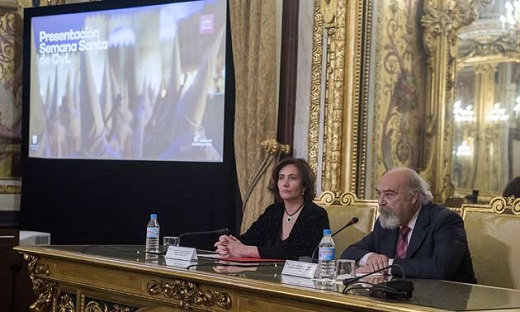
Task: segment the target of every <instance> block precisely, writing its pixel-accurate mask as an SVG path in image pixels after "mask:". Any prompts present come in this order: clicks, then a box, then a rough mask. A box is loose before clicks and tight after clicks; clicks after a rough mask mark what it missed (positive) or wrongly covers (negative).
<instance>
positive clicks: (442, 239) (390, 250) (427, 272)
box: [341, 203, 477, 283]
mask: <svg viewBox="0 0 520 312" xmlns="http://www.w3.org/2000/svg"><path fill="white" fill-rule="evenodd" d="M398 234H399V229H394V230H387V229H384V228H383V227H382V226H381V223H380V222H379V220H377V222H376V225H375V227H374V230H373V231H372V232H371V233H370V234H368V235H367V236H365V237H364V238H363V239H361V241H359V242H357V243H355V244H353V245H350V246H349V247H348V248H347V249H346V250H345V251H344V252H343V254H342V255H341V258H346V259H354V260H359V259H361V258H362V257H363V256H364V255H365V254H367V253H368V252H375V253H378V254H383V255H386V256H387V257H389V258H394V257H395V247H396V244H397V236H398ZM393 263H394V264H398V265H400V266H401V267H402V268H403V270H404V273H405V275H406V277H416V278H429V279H443V280H450V281H458V282H466V283H476V282H477V280H476V278H475V274H474V272H473V263H472V262H471V256H470V252H469V248H468V242H467V239H466V231H465V229H464V221H463V220H462V218H461V217H460V216H459V215H458V214H457V213H455V212H453V211H451V210H449V209H447V208H444V207H442V206H439V205H436V204H434V203H428V204H426V205H423V206H422V208H421V210H420V212H419V216H418V217H417V222H416V223H415V227H414V229H413V232H412V237H411V238H410V243H409V244H408V251H407V255H406V258H405V259H395V260H394V262H393ZM392 275H394V276H401V272H400V271H399V269H398V268H392Z"/></svg>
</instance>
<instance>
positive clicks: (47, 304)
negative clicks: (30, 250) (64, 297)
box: [23, 254, 61, 312]
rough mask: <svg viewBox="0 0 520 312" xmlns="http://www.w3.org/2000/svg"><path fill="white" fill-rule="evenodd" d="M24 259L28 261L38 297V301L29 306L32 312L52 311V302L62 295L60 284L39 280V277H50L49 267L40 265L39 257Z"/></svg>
mask: <svg viewBox="0 0 520 312" xmlns="http://www.w3.org/2000/svg"><path fill="white" fill-rule="evenodd" d="M23 258H24V260H25V261H27V267H28V268H29V277H30V278H31V282H32V285H33V291H34V292H35V294H36V295H37V296H38V297H37V298H36V301H35V302H34V303H33V304H31V306H29V311H31V312H47V311H50V308H51V306H52V301H53V299H54V298H56V297H57V296H58V295H59V294H60V292H61V291H60V289H59V288H58V283H56V282H52V281H48V280H44V279H41V278H39V277H38V276H39V275H44V276H47V275H49V267H48V266H47V265H46V264H41V263H39V262H38V261H39V258H38V257H37V256H33V255H29V254H24V255H23Z"/></svg>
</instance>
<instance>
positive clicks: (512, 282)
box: [462, 197, 520, 289]
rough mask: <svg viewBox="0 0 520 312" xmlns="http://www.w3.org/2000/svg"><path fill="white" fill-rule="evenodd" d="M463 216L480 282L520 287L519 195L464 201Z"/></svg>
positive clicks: (476, 273)
mask: <svg viewBox="0 0 520 312" xmlns="http://www.w3.org/2000/svg"><path fill="white" fill-rule="evenodd" d="M462 217H463V219H464V224H465V227H466V232H467V235H468V244H469V249H470V252H471V258H472V260H473V268H474V270H475V275H476V277H477V280H478V283H479V284H484V285H492V286H498V287H506V288H515V289H520V265H519V264H520V244H519V243H518V239H519V237H520V198H517V199H514V198H513V197H511V198H503V197H497V198H494V199H492V200H491V201H490V203H489V205H475V204H465V205H463V206H462Z"/></svg>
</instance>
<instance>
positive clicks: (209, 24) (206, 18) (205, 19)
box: [199, 14, 215, 34]
mask: <svg viewBox="0 0 520 312" xmlns="http://www.w3.org/2000/svg"><path fill="white" fill-rule="evenodd" d="M214 24H215V16H214V15H213V14H211V15H201V16H200V18H199V34H212V33H213V32H214V31H215V25H214Z"/></svg>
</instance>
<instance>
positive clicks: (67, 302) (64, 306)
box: [57, 294, 107, 312]
mask: <svg viewBox="0 0 520 312" xmlns="http://www.w3.org/2000/svg"><path fill="white" fill-rule="evenodd" d="M57 301H58V304H57V307H58V308H57V309H58V311H60V312H61V311H63V312H69V311H70V312H72V311H74V310H76V304H75V302H74V300H73V299H72V298H71V297H70V295H69V294H63V295H62V296H60V298H58V300H57ZM98 311H102V310H98ZM105 311H107V310H105Z"/></svg>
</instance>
